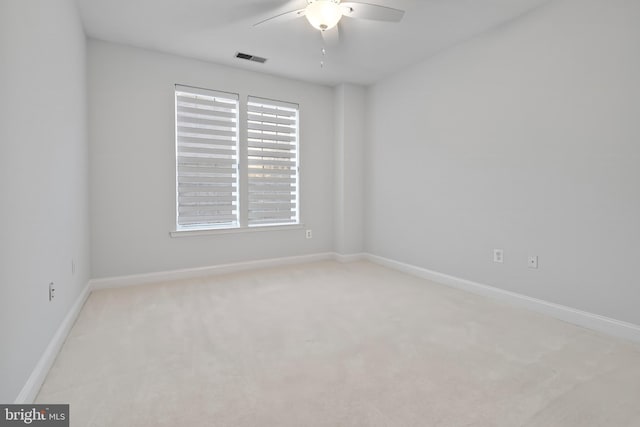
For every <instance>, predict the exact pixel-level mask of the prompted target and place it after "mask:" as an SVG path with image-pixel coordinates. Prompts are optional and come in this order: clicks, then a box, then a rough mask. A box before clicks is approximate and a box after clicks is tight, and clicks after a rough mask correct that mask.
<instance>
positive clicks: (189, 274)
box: [89, 252, 335, 289]
mask: <svg viewBox="0 0 640 427" xmlns="http://www.w3.org/2000/svg"><path fill="white" fill-rule="evenodd" d="M332 259H335V257H334V254H333V252H323V253H318V254H310V255H298V256H290V257H283V258H270V259H261V260H256V261H246V262H237V263H233V264H221V265H214V266H210V267H197V268H185V269H181V270H172V271H161V272H157V273H147V274H134V275H130V276H119V277H109V278H105V279H91V281H90V282H89V283H90V284H91V289H110V288H120V287H125V286H136V285H143V284H146V283H154V282H165V281H170V280H182V279H193V278H198V277H206V276H215V275H220V274H229V273H236V272H239V271H246V270H255V269H258V268H269V267H278V266H283V265H293V264H303V263H306V262H316V261H325V260H332Z"/></svg>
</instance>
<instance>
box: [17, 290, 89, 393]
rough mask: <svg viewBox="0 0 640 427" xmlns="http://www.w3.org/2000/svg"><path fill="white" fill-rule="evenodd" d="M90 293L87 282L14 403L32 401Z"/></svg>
mask: <svg viewBox="0 0 640 427" xmlns="http://www.w3.org/2000/svg"><path fill="white" fill-rule="evenodd" d="M90 293H91V286H90V284H89V283H87V284H86V285H85V287H84V289H83V290H82V292H80V295H78V297H77V298H76V301H75V302H74V303H73V305H72V306H71V309H70V310H69V311H68V312H67V315H66V316H65V317H64V319H63V320H62V323H61V324H60V326H58V329H57V330H56V333H55V334H54V335H53V337H52V338H51V341H49V345H47V348H46V349H45V350H44V353H42V356H41V357H40V360H38V363H37V364H36V367H35V368H34V369H33V371H32V372H31V375H29V378H28V379H27V382H26V383H25V385H24V387H22V390H21V391H20V393H19V394H18V397H16V400H15V402H14V403H15V404H30V403H33V401H34V400H35V398H36V396H37V395H38V392H39V391H40V387H41V386H42V383H44V380H45V378H46V377H47V374H48V373H49V369H51V366H53V362H54V361H55V360H56V357H57V356H58V353H59V352H60V349H61V348H62V344H64V341H65V340H66V339H67V335H69V332H70V331H71V327H72V326H73V324H74V323H75V321H76V318H77V317H78V314H80V310H82V306H83V305H84V303H85V301H86V300H87V298H88V297H89V294H90Z"/></svg>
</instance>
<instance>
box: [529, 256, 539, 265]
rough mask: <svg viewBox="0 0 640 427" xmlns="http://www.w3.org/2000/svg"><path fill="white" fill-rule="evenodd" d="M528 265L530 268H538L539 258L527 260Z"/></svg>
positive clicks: (533, 257)
mask: <svg viewBox="0 0 640 427" xmlns="http://www.w3.org/2000/svg"><path fill="white" fill-rule="evenodd" d="M527 265H528V266H529V268H538V257H537V256H530V257H529V259H528V260H527Z"/></svg>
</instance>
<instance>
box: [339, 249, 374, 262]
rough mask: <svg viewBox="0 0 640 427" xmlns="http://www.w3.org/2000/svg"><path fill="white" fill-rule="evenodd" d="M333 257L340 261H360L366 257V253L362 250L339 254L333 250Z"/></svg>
mask: <svg viewBox="0 0 640 427" xmlns="http://www.w3.org/2000/svg"><path fill="white" fill-rule="evenodd" d="M333 259H334V260H336V261H338V262H342V263H346V262H355V261H362V260H366V259H367V254H365V253H363V252H361V253H357V254H340V253H337V252H335V253H334V254H333Z"/></svg>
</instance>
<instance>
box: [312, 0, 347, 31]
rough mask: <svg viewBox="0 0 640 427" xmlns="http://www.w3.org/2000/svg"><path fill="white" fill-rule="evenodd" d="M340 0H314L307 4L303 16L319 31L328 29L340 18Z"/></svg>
mask: <svg viewBox="0 0 640 427" xmlns="http://www.w3.org/2000/svg"><path fill="white" fill-rule="evenodd" d="M339 3H340V2H339V1H335V0H315V1H312V2H311V3H309V4H308V5H307V8H306V9H305V14H304V16H306V17H307V20H308V21H309V23H310V24H311V25H313V27H314V28H317V29H318V30H320V31H325V30H329V29H331V28H333V27H335V26H336V25H338V22H339V21H340V18H342V9H341V8H340V4H339Z"/></svg>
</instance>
